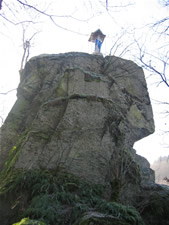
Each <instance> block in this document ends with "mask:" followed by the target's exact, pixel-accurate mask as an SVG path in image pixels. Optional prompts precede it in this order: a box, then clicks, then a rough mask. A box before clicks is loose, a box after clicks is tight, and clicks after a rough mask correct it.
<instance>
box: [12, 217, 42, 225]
mask: <svg viewBox="0 0 169 225" xmlns="http://www.w3.org/2000/svg"><path fill="white" fill-rule="evenodd" d="M13 225H45V223H43V222H41V221H38V220H30V219H29V218H23V219H22V220H21V221H20V222H18V223H14V224H13Z"/></svg>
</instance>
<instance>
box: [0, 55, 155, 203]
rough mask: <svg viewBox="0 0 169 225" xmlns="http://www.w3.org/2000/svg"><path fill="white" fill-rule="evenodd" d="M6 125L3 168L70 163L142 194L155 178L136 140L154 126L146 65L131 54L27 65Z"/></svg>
mask: <svg viewBox="0 0 169 225" xmlns="http://www.w3.org/2000/svg"><path fill="white" fill-rule="evenodd" d="M17 96H18V99H17V101H16V103H15V105H14V106H13V108H12V110H11V112H10V113H9V115H8V118H7V119H6V121H5V123H4V125H3V127H2V128H1V149H0V168H1V170H2V171H7V172H8V171H11V170H15V169H25V171H29V170H36V169H38V170H46V169H50V170H52V171H55V172H58V171H65V172H68V173H70V174H73V175H75V176H77V177H80V178H81V179H82V180H84V181H86V182H88V183H90V184H101V185H104V187H105V192H104V196H105V198H106V199H107V200H110V199H111V200H117V199H118V200H119V201H121V202H122V203H127V204H128V203H130V204H133V202H135V201H136V199H137V198H138V195H139V194H140V193H141V191H142V187H143V186H144V187H147V185H149V184H150V183H152V184H153V183H154V172H153V171H152V170H151V169H150V165H149V163H148V162H147V160H146V159H144V158H142V157H141V156H138V155H136V153H135V151H134V150H133V148H132V147H133V144H134V142H135V141H137V140H139V139H141V138H143V137H146V136H147V135H149V134H151V133H153V132H154V122H153V114H152V108H151V104H150V100H149V96H148V92H147V86H146V81H145V78H144V73H143V71H142V69H141V68H140V67H138V66H137V65H136V64H135V63H133V62H132V61H128V60H124V59H121V58H117V57H114V56H111V57H109V56H108V57H105V58H103V57H102V56H96V55H89V54H85V53H66V54H59V55H41V56H38V57H34V58H32V59H31V60H30V61H29V62H28V63H27V64H26V67H25V69H24V70H23V71H22V72H21V82H20V84H19V87H18V92H17Z"/></svg>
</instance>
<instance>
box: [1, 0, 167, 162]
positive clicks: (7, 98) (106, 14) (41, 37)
mask: <svg viewBox="0 0 169 225" xmlns="http://www.w3.org/2000/svg"><path fill="white" fill-rule="evenodd" d="M5 2H6V3H7V4H13V3H12V2H13V1H12V0H6V1H5ZM29 2H30V3H31V2H33V3H34V2H35V1H29ZM36 2H40V8H45V9H47V10H48V11H46V12H49V13H51V14H55V15H58V16H60V17H57V18H55V21H56V23H57V24H56V25H54V24H53V23H52V22H51V20H50V19H49V18H47V17H43V16H38V15H37V13H36V12H33V13H32V12H31V11H30V10H28V11H27V13H25V11H24V10H22V9H21V8H20V7H19V6H17V7H18V8H17V7H16V10H13V12H14V13H15V14H16V13H17V11H18V12H19V14H18V16H17V18H16V17H13V16H12V15H11V12H10V11H9V12H7V11H6V12H5V13H7V15H8V16H9V18H10V19H11V20H12V21H13V22H17V20H20V19H21V18H22V19H23V20H24V19H25V20H27V19H30V18H29V16H30V15H31V17H32V21H34V22H38V23H34V24H33V23H31V24H29V26H25V25H24V26H21V25H16V26H14V25H12V24H10V23H7V22H5V21H3V22H2V23H1V31H0V40H1V41H0V62H1V66H0V92H1V93H2V92H7V91H9V90H13V89H16V87H17V86H18V83H19V73H18V71H19V69H20V64H21V58H22V55H23V49H22V37H23V28H24V29H25V39H29V38H30V37H31V36H32V35H33V34H35V33H36V35H35V37H34V38H33V39H32V41H31V49H30V56H31V57H32V56H35V55H39V54H44V53H48V54H52V53H54V54H58V53H61V52H62V53H64V52H69V51H78V52H87V53H92V51H93V49H94V46H93V45H92V44H91V43H89V42H88V38H89V36H90V33H91V32H93V31H95V30H96V29H98V28H100V29H101V30H102V32H103V33H104V34H106V39H105V41H104V44H103V46H102V52H103V54H104V56H105V55H108V54H109V53H110V50H111V48H112V46H113V45H114V44H115V43H116V41H117V40H118V39H119V41H118V42H117V44H116V47H117V46H118V48H117V51H116V48H113V50H112V54H115V55H117V56H119V55H121V53H123V50H124V49H125V48H126V47H127V46H128V48H126V49H127V51H125V52H126V54H122V57H124V58H127V59H131V58H132V59H133V55H135V56H136V51H135V45H134V44H133V40H134V39H137V40H139V42H140V43H141V44H142V43H146V46H148V48H149V49H150V50H151V51H156V49H157V45H158V44H157V38H156V37H154V36H153V35H152V33H151V32H150V28H149V27H150V24H152V23H153V22H154V21H157V20H160V19H161V18H162V17H163V16H165V15H167V13H168V12H167V10H166V9H164V8H162V7H161V6H160V5H159V4H158V0H131V1H130V3H131V4H130V6H128V7H111V6H120V5H121V2H122V3H123V5H127V4H128V2H129V1H128V0H123V1H119V0H118V1H117V0H109V1H108V4H109V6H110V8H109V10H108V11H107V10H106V7H105V2H106V1H104V0H102V1H99V0H92V1H91V0H85V1H84V0H71V1H70V0H55V1H45V0H43V1H42V0H41V1H40V0H39V1H36ZM49 2H52V4H51V5H49ZM101 3H103V4H101ZM41 4H42V5H41ZM4 9H5V7H4ZM63 15H67V17H61V16H63ZM70 15H71V16H72V18H71V17H70ZM3 23H4V25H3ZM59 26H61V27H63V28H64V29H61V28H60V27H59ZM68 30H70V31H68ZM159 45H160V43H159ZM136 57H137V56H136ZM134 61H137V59H135V60H134ZM145 75H146V77H148V76H149V73H148V72H146V71H145ZM155 81H156V80H155V79H154V78H152V77H151V78H148V79H147V84H148V89H149V93H150V97H151V99H152V103H153V110H154V117H155V124H156V132H155V133H154V134H153V135H151V136H149V137H147V138H144V139H143V140H141V141H139V142H138V143H136V145H135V146H134V147H135V149H136V150H137V152H138V153H139V154H140V155H143V156H144V157H146V158H147V159H148V160H149V161H150V162H151V163H152V162H153V161H154V160H155V159H157V158H158V157H159V156H160V155H168V154H169V149H168V148H166V145H165V144H168V145H169V141H168V136H167V135H162V132H161V131H162V130H167V127H169V126H168V122H167V118H166V115H164V114H162V113H161V112H163V111H164V110H165V109H166V108H165V106H163V105H160V104H157V103H156V102H155V101H153V100H160V101H168V99H169V88H166V87H165V86H164V85H163V84H162V85H160V86H159V87H157V85H155V84H154V83H155ZM15 100H16V91H12V92H10V93H8V94H7V95H0V115H1V116H2V117H4V118H5V116H6V115H7V114H8V112H9V111H10V109H11V107H12V105H13V104H14V102H15Z"/></svg>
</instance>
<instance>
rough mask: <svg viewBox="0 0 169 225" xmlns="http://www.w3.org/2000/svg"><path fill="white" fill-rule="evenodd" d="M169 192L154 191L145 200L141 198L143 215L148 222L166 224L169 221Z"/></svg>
mask: <svg viewBox="0 0 169 225" xmlns="http://www.w3.org/2000/svg"><path fill="white" fill-rule="evenodd" d="M168 206H169V194H168V192H167V191H166V192H160V191H158V192H157V191H154V192H151V193H150V194H148V196H147V198H146V199H145V196H144V200H141V199H140V205H139V207H140V209H141V210H140V209H139V211H140V212H141V215H142V216H143V217H144V219H145V221H147V224H154V223H155V224H159V225H161V224H166V221H169V207H168ZM139 207H138V208H139Z"/></svg>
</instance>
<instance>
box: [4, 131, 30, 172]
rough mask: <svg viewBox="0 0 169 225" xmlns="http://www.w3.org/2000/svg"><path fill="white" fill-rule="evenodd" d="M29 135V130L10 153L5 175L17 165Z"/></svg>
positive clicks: (21, 136)
mask: <svg viewBox="0 0 169 225" xmlns="http://www.w3.org/2000/svg"><path fill="white" fill-rule="evenodd" d="M29 134H30V133H29V130H26V131H24V132H23V133H22V134H21V135H20V138H19V139H18V141H17V142H16V145H15V146H14V147H13V148H12V149H11V151H10V153H9V156H8V160H7V161H6V162H5V169H4V170H3V173H7V172H8V171H9V170H10V169H11V168H12V167H13V166H14V165H15V163H16V160H17V158H18V156H19V153H20V151H21V150H22V147H23V146H24V144H25V143H26V141H27V139H28V137H29Z"/></svg>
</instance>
